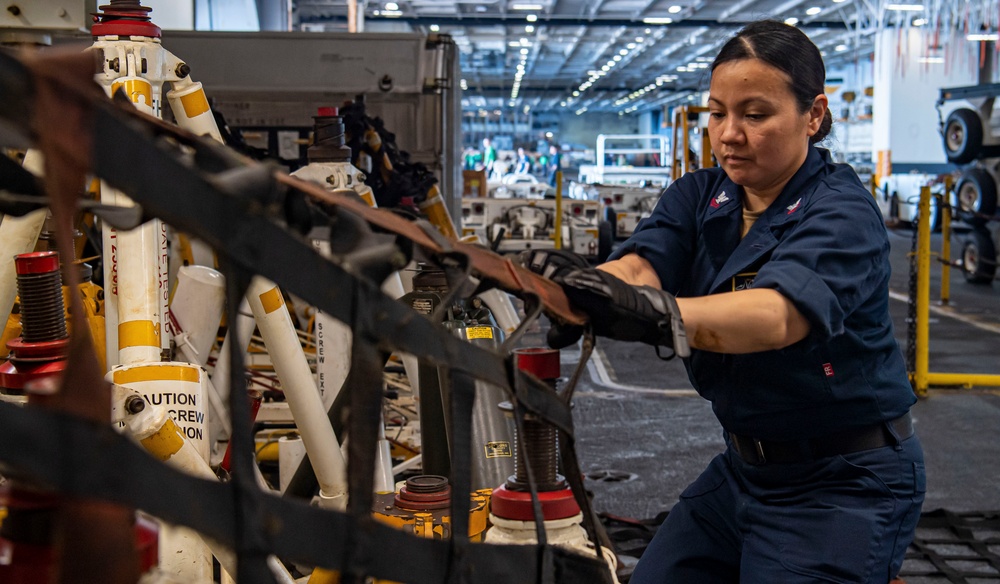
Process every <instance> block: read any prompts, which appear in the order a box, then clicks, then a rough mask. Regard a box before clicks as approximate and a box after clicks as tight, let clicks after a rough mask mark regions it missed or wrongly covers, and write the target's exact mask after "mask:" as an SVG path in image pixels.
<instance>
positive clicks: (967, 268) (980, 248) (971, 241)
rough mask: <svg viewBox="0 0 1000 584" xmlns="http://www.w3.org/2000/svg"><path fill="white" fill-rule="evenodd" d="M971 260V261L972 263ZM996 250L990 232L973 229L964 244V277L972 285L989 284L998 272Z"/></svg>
mask: <svg viewBox="0 0 1000 584" xmlns="http://www.w3.org/2000/svg"><path fill="white" fill-rule="evenodd" d="M970 258H971V261H970ZM996 261H997V255H996V248H995V247H994V245H993V238H991V237H990V233H989V231H987V230H986V229H983V228H977V229H973V230H972V231H970V232H969V234H968V235H966V236H965V240H964V241H963V242H962V275H963V276H965V281H966V282H969V283H970V284H989V283H990V282H992V281H993V277H994V276H995V275H996V271H997V264H996Z"/></svg>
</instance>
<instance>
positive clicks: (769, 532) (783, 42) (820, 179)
mask: <svg viewBox="0 0 1000 584" xmlns="http://www.w3.org/2000/svg"><path fill="white" fill-rule="evenodd" d="M711 71H712V77H711V84H710V90H709V99H708V107H709V124H708V132H709V137H710V139H711V145H712V149H713V151H714V153H715V156H716V158H717V159H718V161H719V164H720V167H719V168H710V169H704V170H699V171H697V172H691V173H688V174H685V175H684V176H682V177H681V178H680V179H678V180H677V181H675V182H673V183H672V184H671V185H670V187H669V188H668V189H667V190H666V191H665V192H664V194H663V196H662V197H660V200H659V202H658V204H657V207H656V209H655V210H654V212H653V214H652V216H651V217H649V218H648V219H646V220H644V221H643V222H642V223H640V224H639V226H638V228H637V229H636V231H635V233H634V234H633V235H632V237H630V238H629V239H628V240H627V241H625V242H624V243H623V245H622V246H621V247H620V248H619V249H618V250H617V251H616V252H615V253H614V254H613V255H612V260H611V261H609V262H608V263H606V264H604V265H602V266H600V267H599V268H597V269H595V268H576V267H573V266H572V265H570V266H566V265H559V264H558V263H554V262H551V261H547V260H545V259H544V258H538V257H533V258H532V259H531V262H530V263H529V267H531V268H532V269H535V270H536V271H539V272H541V273H545V272H550V273H551V274H552V276H553V279H555V280H556V281H558V282H560V284H562V286H563V288H564V290H565V291H566V294H567V296H569V297H570V300H571V301H572V302H574V304H576V305H577V306H579V307H580V308H581V309H583V310H585V311H586V312H587V313H588V314H589V316H590V320H591V323H592V325H593V327H594V330H595V332H596V333H597V334H599V335H604V336H610V337H613V338H619V339H622V340H640V341H644V342H648V343H653V344H658V345H670V344H671V343H674V346H675V347H677V345H678V344H679V343H680V341H682V340H683V337H680V336H678V335H676V334H674V335H667V334H666V333H665V332H663V331H666V330H669V329H671V328H672V329H673V331H674V332H675V333H676V332H677V330H678V329H679V327H678V325H677V320H676V317H677V316H678V315H679V316H680V317H682V318H683V322H684V325H685V328H686V333H687V341H688V342H689V343H690V347H691V355H690V358H689V359H686V360H685V365H686V367H687V370H688V375H689V378H690V380H691V382H692V384H693V385H694V387H695V389H697V391H698V392H699V394H701V395H702V396H703V397H705V398H706V399H708V400H710V401H711V402H712V408H713V411H714V412H715V414H716V416H717V418H718V419H719V422H720V423H721V425H722V428H723V431H724V432H723V433H724V437H725V441H726V445H727V448H726V451H725V453H723V454H720V455H718V456H717V457H716V458H714V459H713V460H712V461H711V463H710V464H709V466H708V468H707V469H706V470H705V471H704V472H703V473H702V474H701V476H699V477H698V479H697V480H695V482H694V483H692V484H691V485H690V486H688V488H687V489H686V490H685V491H684V492H683V493H682V494H681V496H680V500H679V502H678V503H677V504H676V505H675V506H674V507H673V509H672V510H671V511H670V513H669V515H668V516H667V519H666V521H665V522H664V524H663V525H662V526H661V527H660V529H659V531H658V532H657V534H656V536H655V537H654V538H653V540H652V542H651V543H650V545H649V547H648V548H647V549H646V551H645V553H644V554H643V556H642V558H641V559H640V560H639V563H638V564H637V566H636V569H635V571H634V573H633V575H632V578H631V580H630V582H631V584H665V583H674V582H683V583H698V584H700V583H723V582H726V583H733V584H735V583H737V582H739V583H741V584H757V583H759V584H770V583H774V582H781V583H783V584H784V583H806V582H864V583H875V584H885V583H887V582H889V581H890V580H891V579H892V578H893V577H895V576H896V575H897V573H898V571H899V569H900V566H901V565H902V561H903V557H904V553H905V551H906V547H907V545H908V544H909V543H910V542H911V541H912V539H913V535H914V530H915V527H916V523H917V520H918V518H919V515H920V506H921V504H922V502H923V498H924V492H925V473H924V465H923V452H922V449H921V446H920V442H919V440H918V439H917V437H916V436H915V435H913V427H912V423H911V420H910V416H909V408H910V406H911V405H912V404H913V403H914V402H915V401H916V399H915V397H914V395H913V392H912V390H911V388H910V385H909V382H908V378H907V374H906V369H905V365H904V361H903V357H902V355H901V353H900V351H899V347H898V345H897V343H896V341H895V339H894V337H893V326H892V321H891V320H890V317H889V312H888V310H889V305H888V302H889V300H888V281H889V259H888V252H889V243H888V236H887V234H886V231H885V226H884V223H883V220H882V217H881V214H880V213H879V211H878V208H877V207H876V205H875V201H874V200H873V199H872V196H871V194H870V193H869V192H868V191H867V190H866V188H865V187H864V186H863V185H862V184H861V182H860V180H859V179H858V177H857V175H856V174H855V173H854V171H853V170H852V169H851V168H850V167H848V166H847V165H844V164H834V163H833V162H832V161H831V158H830V153H829V152H828V151H827V150H825V149H821V148H817V147H816V146H814V144H815V143H816V142H818V141H820V140H822V139H823V137H825V136H826V135H827V133H828V132H829V130H830V126H831V123H832V117H831V115H830V112H829V110H828V107H827V97H826V95H825V93H824V82H825V77H826V75H825V68H824V66H823V60H822V57H821V56H820V54H819V50H818V49H817V48H816V46H815V45H814V44H813V43H812V42H811V41H810V40H809V38H808V37H807V36H806V35H805V34H804V33H802V32H801V31H800V30H798V29H797V28H795V27H792V26H788V25H785V24H783V23H781V22H778V21H770V20H769V21H761V22H756V23H752V24H750V25H748V26H746V27H745V28H744V29H743V30H741V31H740V32H739V33H738V34H737V35H736V36H735V37H734V38H732V39H731V40H730V41H729V42H727V43H726V45H725V46H724V47H723V48H722V51H721V52H720V54H719V55H718V57H717V58H716V59H715V61H714V63H713V64H712V69H711ZM557 259H558V258H557ZM673 295H676V298H674V296H673ZM671 315H672V316H673V317H674V320H673V321H671V319H670V316H671ZM672 322H673V325H671V323H672ZM643 323H646V324H645V325H644V324H643ZM650 323H655V326H650ZM574 334H575V335H578V334H579V331H576V332H575V333H574V331H572V330H570V329H566V328H563V329H562V330H560V327H555V328H554V329H553V331H552V332H550V342H552V343H553V344H556V345H562V344H565V343H567V342H571V341H573V340H574V338H573V337H574ZM678 353H679V354H682V356H683V353H681V351H680V350H678Z"/></svg>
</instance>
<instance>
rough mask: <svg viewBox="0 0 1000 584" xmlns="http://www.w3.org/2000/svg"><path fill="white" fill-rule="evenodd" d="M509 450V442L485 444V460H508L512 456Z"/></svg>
mask: <svg viewBox="0 0 1000 584" xmlns="http://www.w3.org/2000/svg"><path fill="white" fill-rule="evenodd" d="M513 455H514V454H513V452H511V449H510V442H507V441H502V442H487V443H486V458H510V457H511V456H513Z"/></svg>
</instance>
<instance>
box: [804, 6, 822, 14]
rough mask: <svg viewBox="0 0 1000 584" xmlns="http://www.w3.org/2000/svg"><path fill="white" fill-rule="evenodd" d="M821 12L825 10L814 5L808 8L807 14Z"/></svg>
mask: <svg viewBox="0 0 1000 584" xmlns="http://www.w3.org/2000/svg"><path fill="white" fill-rule="evenodd" d="M820 12H823V9H822V8H820V7H819V6H813V7H811V8H809V10H806V14H808V15H809V16H816V15H817V14H819V13H820Z"/></svg>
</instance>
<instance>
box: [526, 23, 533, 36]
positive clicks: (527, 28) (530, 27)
mask: <svg viewBox="0 0 1000 584" xmlns="http://www.w3.org/2000/svg"><path fill="white" fill-rule="evenodd" d="M524 32H526V33H529V34H530V33H533V32H535V27H533V26H531V25H530V24H529V25H527V26H525V27H524Z"/></svg>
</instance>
